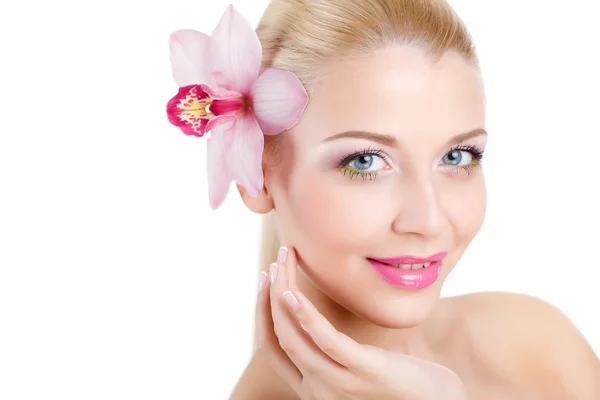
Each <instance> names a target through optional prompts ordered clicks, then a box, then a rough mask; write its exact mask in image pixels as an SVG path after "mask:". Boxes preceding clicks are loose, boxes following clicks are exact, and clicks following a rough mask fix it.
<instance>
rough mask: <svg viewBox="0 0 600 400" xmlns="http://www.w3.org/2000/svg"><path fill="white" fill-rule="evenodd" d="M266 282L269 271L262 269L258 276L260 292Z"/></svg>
mask: <svg viewBox="0 0 600 400" xmlns="http://www.w3.org/2000/svg"><path fill="white" fill-rule="evenodd" d="M265 283H267V273H266V272H265V271H261V273H260V276H259V277H258V291H259V292H260V291H261V290H263V288H264V287H265Z"/></svg>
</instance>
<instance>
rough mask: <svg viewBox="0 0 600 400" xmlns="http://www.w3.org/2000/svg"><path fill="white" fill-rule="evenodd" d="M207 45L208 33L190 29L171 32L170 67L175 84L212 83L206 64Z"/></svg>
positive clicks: (208, 42)
mask: <svg viewBox="0 0 600 400" xmlns="http://www.w3.org/2000/svg"><path fill="white" fill-rule="evenodd" d="M209 45H210V37H209V36H208V35H205V34H204V33H202V32H198V31H195V30H192V29H181V30H178V31H176V32H173V33H172V34H171V36H170V37H169V49H170V51H171V68H172V69H173V78H174V79H175V82H177V85H179V86H180V87H182V86H187V85H194V84H196V85H197V84H200V83H205V84H208V85H212V84H214V83H213V80H212V75H211V71H210V68H209V65H208V49H209Z"/></svg>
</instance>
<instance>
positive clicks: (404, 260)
mask: <svg viewBox="0 0 600 400" xmlns="http://www.w3.org/2000/svg"><path fill="white" fill-rule="evenodd" d="M447 254H448V252H446V251H444V252H440V253H436V254H433V255H431V256H429V257H417V256H398V257H377V258H376V257H370V258H367V261H369V263H370V264H371V266H372V267H373V269H374V270H375V271H376V272H377V273H378V274H379V275H380V276H381V277H382V278H383V279H385V280H386V281H387V282H388V283H391V284H392V285H394V286H397V287H400V288H402V289H423V288H426V287H427V286H430V285H432V284H433V283H434V282H435V281H436V280H437V278H438V277H439V276H440V272H441V270H442V261H443V259H444V257H446V255H447Z"/></svg>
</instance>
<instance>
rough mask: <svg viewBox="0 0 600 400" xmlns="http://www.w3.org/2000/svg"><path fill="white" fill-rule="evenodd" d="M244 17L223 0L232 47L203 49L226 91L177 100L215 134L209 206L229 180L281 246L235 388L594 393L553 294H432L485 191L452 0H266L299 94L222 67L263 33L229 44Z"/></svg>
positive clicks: (590, 369) (475, 115)
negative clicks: (271, 99) (281, 114)
mask: <svg viewBox="0 0 600 400" xmlns="http://www.w3.org/2000/svg"><path fill="white" fill-rule="evenodd" d="M240 20H241V17H240V16H239V15H237V14H236V13H235V11H234V10H233V9H232V8H229V9H228V11H227V12H226V15H225V16H224V19H223V20H222V21H221V23H220V24H219V27H217V29H216V30H215V32H214V34H213V38H212V39H214V40H213V42H214V43H217V42H219V40H220V42H219V43H221V44H222V45H223V47H220V46H218V45H215V44H214V43H213V42H211V43H212V44H211V45H206V46H207V48H210V51H208V53H207V54H210V55H211V57H212V58H211V61H210V62H212V63H213V66H212V67H211V68H212V69H211V71H212V77H207V78H206V79H209V80H210V79H213V81H211V82H212V84H213V85H216V86H218V87H219V88H220V89H222V90H223V91H222V92H217V91H214V90H213V91H211V89H210V88H209V87H208V86H202V87H201V89H198V88H199V86H196V89H194V90H196V92H193V93H192V92H191V91H190V90H191V89H190V87H191V86H188V85H192V84H196V85H197V84H199V83H201V82H200V81H199V78H193V79H190V80H181V79H180V80H179V81H178V82H179V83H180V86H182V91H183V92H182V93H183V94H182V93H180V94H179V95H178V96H176V97H175V98H174V100H172V101H171V102H170V105H169V115H170V118H171V121H172V122H173V123H174V124H176V125H178V126H181V127H182V130H184V132H185V133H187V134H195V135H197V136H202V135H204V133H205V132H206V131H208V130H211V138H210V139H209V144H208V150H209V155H208V157H209V160H208V161H209V174H210V179H209V183H210V185H211V186H210V194H211V205H212V206H213V207H217V206H219V205H220V204H221V202H222V201H223V199H224V197H225V195H226V194H227V190H228V189H227V188H228V184H229V182H230V181H231V180H235V181H236V182H237V183H238V189H239V192H240V194H241V196H242V198H243V200H244V202H245V204H246V205H247V207H248V208H249V209H250V210H251V211H254V212H257V213H262V214H266V215H267V217H268V219H267V226H266V229H265V252H264V257H265V260H264V262H263V263H262V264H263V265H264V266H267V265H269V263H272V262H274V261H275V259H277V262H274V263H273V264H271V265H270V267H269V271H268V272H269V279H267V274H266V273H265V272H266V271H263V272H262V277H261V290H260V292H259V295H258V300H257V310H256V321H257V345H258V348H257V351H256V353H255V355H254V357H253V359H252V361H251V363H250V365H249V366H248V368H247V369H246V371H245V372H244V375H243V376H242V377H241V379H240V381H239V383H238V385H237V387H236V388H235V390H234V391H233V393H232V395H231V400H238V399H243V400H252V399H260V400H269V399H274V400H285V399H298V398H299V399H302V400H316V399H464V398H469V399H538V398H539V399H590V400H591V399H600V362H599V361H598V358H597V357H596V355H595V354H594V352H593V351H592V349H591V347H590V346H589V345H588V344H587V343H586V341H585V340H584V338H583V337H582V335H581V334H580V333H579V332H578V331H577V329H576V328H575V327H574V326H573V325H572V324H571V323H570V321H569V320H568V319H567V318H566V317H565V316H564V315H563V314H562V313H561V312H560V311H558V310H557V309H555V308H553V307H551V306H550V305H548V304H547V303H544V302H542V301H540V300H537V299H535V298H531V297H528V296H522V295H516V294H507V293H476V294H470V295H465V296H459V297H453V298H445V299H440V292H441V288H442V285H443V283H444V280H445V279H446V277H447V276H448V275H449V274H450V272H451V271H452V269H453V268H454V266H455V265H456V264H457V262H458V261H459V259H460V257H461V256H462V254H463V253H464V251H465V250H466V248H467V246H468V245H469V243H470V242H471V241H472V239H473V238H474V237H475V235H476V234H477V233H478V231H479V229H480V227H481V225H482V223H483V219H484V214H485V206H486V189H485V180H484V175H483V171H482V169H481V159H482V157H483V153H484V151H485V147H486V139H487V133H486V131H485V96H484V89H483V85H482V81H481V74H480V71H479V67H478V61H477V56H476V53H475V50H474V46H473V44H472V42H471V39H470V37H469V34H468V32H467V30H466V29H465V27H464V26H463V23H462V21H461V20H460V19H459V18H458V17H457V16H456V15H455V13H454V12H453V10H452V9H451V8H450V6H449V5H448V4H447V3H445V2H444V1H442V0H309V1H299V0H274V1H272V3H271V4H270V5H269V7H268V9H267V10H266V12H265V14H264V16H263V18H262V20H261V22H260V24H259V27H258V29H257V32H256V33H257V35H258V38H259V39H260V44H261V45H262V57H261V62H262V67H264V68H278V69H280V70H283V71H289V72H290V73H293V74H294V75H295V76H296V77H297V78H298V79H299V81H300V82H301V83H302V87H303V88H304V89H305V90H306V93H307V94H308V98H309V99H310V100H309V101H308V105H307V106H306V108H304V106H305V103H303V100H302V95H301V93H300V91H299V90H298V86H295V84H294V83H293V82H292V79H291V78H290V77H289V76H288V75H285V76H284V75H283V74H282V75H281V77H279V78H277V79H275V78H273V79H272V80H269V79H267V78H265V75H262V74H261V75H258V78H256V71H255V69H256V68H257V67H256V65H255V67H256V68H255V67H252V68H249V69H248V70H251V71H254V72H249V73H247V74H246V75H243V74H229V75H227V70H228V68H229V67H231V65H234V64H235V63H241V62H242V61H240V60H244V61H243V62H246V61H247V60H246V58H245V56H244V57H242V56H241V55H244V54H246V53H244V52H245V51H246V50H243V51H242V50H240V49H246V48H254V47H253V46H255V45H254V44H253V42H252V36H253V35H252V32H247V34H246V35H241V34H240V35H239V36H240V37H242V36H243V37H244V39H243V40H244V41H245V42H244V43H245V46H246V47H244V46H240V47H239V48H234V50H235V51H233V50H231V49H230V48H229V47H226V45H227V46H228V45H229V41H227V40H224V39H216V38H223V37H226V35H227V34H226V32H230V31H232V30H234V31H235V29H237V28H235V27H236V26H237V27H238V28H239V29H240V32H241V30H243V28H240V27H239V26H238V25H240ZM232 27H233V28H232ZM238 33H239V32H238ZM232 35H233V34H232ZM178 40H180V42H178ZM174 42H175V43H180V45H173V43H172V54H177V52H178V51H179V52H181V53H185V48H186V45H183V44H181V43H183V39H181V37H180V38H179V39H177V38H176V39H175V40H174ZM199 42H200V41H199ZM207 43H208V42H207ZM177 46H179V47H177ZM211 46H212V47H211ZM223 48H226V49H227V51H222V50H223ZM182 49H183V50H182ZM248 52H249V53H248V54H252V53H251V52H250V51H249V50H248ZM250 58H252V57H250ZM182 59H185V60H188V61H189V60H190V59H191V58H190V57H187V58H186V57H182ZM248 62H250V61H248ZM252 62H254V61H252ZM255 64H256V63H255ZM174 69H175V70H176V69H177V67H176V66H174ZM186 71H187V70H186ZM273 71H275V70H273ZM175 74H176V79H177V74H178V72H177V71H175ZM182 74H183V72H181V70H180V71H179V76H182ZM265 82H267V83H268V84H265ZM282 82H286V83H285V84H284V83H282ZM205 83H206V82H205ZM280 84H281V87H285V88H287V89H286V90H281V91H280V93H279V94H280V95H281V96H282V97H281V98H282V99H284V98H285V95H287V94H286V93H292V92H293V93H294V95H289V96H290V97H289V98H285V99H286V100H285V101H287V102H288V103H290V104H292V103H293V104H292V105H291V106H290V107H289V110H288V111H289V112H288V114H286V115H287V117H289V118H288V120H286V121H285V122H281V121H279V120H278V122H281V123H279V124H278V125H277V127H278V129H275V128H273V126H272V124H271V125H270V122H269V121H270V120H268V118H269V117H266V116H265V115H267V114H269V110H268V108H269V107H266V106H264V104H268V101H267V100H265V98H266V97H265V96H266V95H265V94H264V92H265V91H267V90H275V89H273V88H274V87H280ZM286 85H288V86H286ZM256 88H258V89H256ZM288 89H289V90H288ZM198 93H201V94H200V95H198ZM185 96H188V97H185ZM190 96H191V97H190ZM190 98H192V99H193V100H194V101H195V102H196V103H194V104H200V106H199V107H200V108H201V110H200V109H194V112H196V114H194V116H195V117H198V118H196V119H190V117H189V115H190V114H187V115H184V113H185V112H186V110H187V111H189V109H186V108H185V107H184V106H185V105H186V104H188V105H189V104H192V103H193V101H191V100H190V101H189V103H186V101H188V100H185V101H182V99H190ZM177 107H180V110H179V111H178V110H177V109H176V108H177ZM271 111H272V110H271ZM276 114H277V113H276V112H271V117H272V118H274V119H277V118H278V117H277V115H276ZM300 114H301V116H300ZM184 117H185V118H184ZM287 117H286V118H287ZM190 121H191V122H190ZM291 121H292V122H291ZM296 122H297V123H296ZM284 126H285V128H284ZM270 128H273V129H270ZM261 129H262V133H264V134H265V135H267V136H265V137H264V153H263V136H262V134H260V135H258V132H261ZM271 130H272V132H271ZM282 130H283V131H285V132H284V133H283V134H278V135H276V133H280V131H282ZM248 132H250V133H248ZM246 133H248V134H246ZM259 136H260V137H259ZM257 155H258V157H259V158H257V159H256V157H257ZM263 174H264V179H263ZM279 243H282V244H285V246H283V247H281V248H280V249H279V248H278V247H279ZM273 250H276V251H273Z"/></svg>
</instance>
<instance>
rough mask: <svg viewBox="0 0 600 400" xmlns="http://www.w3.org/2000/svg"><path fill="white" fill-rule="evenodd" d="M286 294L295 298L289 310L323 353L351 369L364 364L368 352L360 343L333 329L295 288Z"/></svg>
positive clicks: (358, 367)
mask: <svg viewBox="0 0 600 400" xmlns="http://www.w3.org/2000/svg"><path fill="white" fill-rule="evenodd" d="M286 296H288V297H290V296H293V297H294V298H295V302H293V304H294V305H295V306H294V307H290V310H291V311H292V312H293V313H294V315H295V316H296V318H297V319H298V321H300V323H301V324H302V326H303V327H304V330H306V332H308V334H309V335H310V337H311V338H312V340H313V342H314V343H315V344H316V346H318V348H319V349H320V350H321V351H322V352H323V353H324V354H326V355H327V356H328V357H330V358H331V359H332V360H334V361H335V362H336V363H338V364H339V365H342V366H344V367H346V368H348V369H351V370H355V371H356V370H361V366H366V365H365V364H366V362H367V359H368V358H369V357H368V352H366V351H365V349H364V347H363V346H362V345H361V344H359V343H357V342H356V341H354V339H352V338H351V337H349V336H347V335H346V334H344V333H342V332H340V331H338V330H337V329H335V327H334V326H333V325H332V324H331V323H330V322H329V321H328V320H327V318H325V317H324V316H323V314H321V313H320V312H319V310H317V309H316V307H315V306H314V305H313V304H312V303H311V302H310V300H308V299H307V298H306V297H305V296H304V295H303V294H302V293H300V291H298V290H297V289H290V290H288V292H287V293H286Z"/></svg>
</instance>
